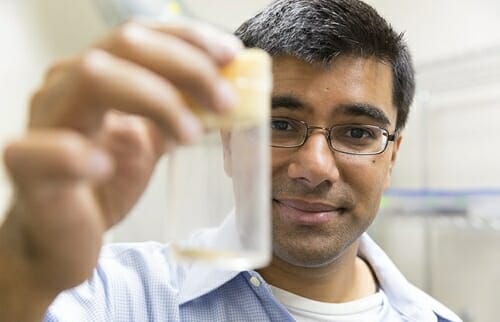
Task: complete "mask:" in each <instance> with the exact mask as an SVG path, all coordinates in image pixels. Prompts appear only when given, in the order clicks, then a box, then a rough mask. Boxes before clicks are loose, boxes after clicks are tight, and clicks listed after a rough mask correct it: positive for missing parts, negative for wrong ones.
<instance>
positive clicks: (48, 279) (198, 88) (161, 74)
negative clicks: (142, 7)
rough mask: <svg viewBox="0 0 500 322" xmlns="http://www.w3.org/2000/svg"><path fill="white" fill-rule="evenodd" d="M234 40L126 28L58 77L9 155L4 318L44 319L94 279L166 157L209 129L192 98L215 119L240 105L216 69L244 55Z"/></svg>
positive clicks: (62, 66)
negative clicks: (107, 237) (107, 241)
mask: <svg viewBox="0 0 500 322" xmlns="http://www.w3.org/2000/svg"><path fill="white" fill-rule="evenodd" d="M228 37H230V36H228V35H225V34H224V35H223V34H220V33H219V32H216V31H214V30H212V29H209V28H207V27H201V26H199V25H196V26H194V27H187V26H184V25H182V26H181V25H177V26H165V25H154V26H153V25H152V26H147V25H144V24H138V23H128V24H125V25H123V26H121V27H120V28H119V29H117V30H115V31H114V32H112V33H111V34H110V35H109V36H108V37H106V38H105V39H103V40H101V41H100V42H99V43H97V44H96V45H95V46H93V47H92V48H89V49H88V50H86V51H85V52H84V53H82V54H80V55H78V56H76V57H74V58H71V59H66V60H63V61H60V62H58V63H56V64H55V65H54V66H53V67H52V68H51V69H50V70H49V71H48V73H47V76H46V78H45V81H44V83H43V84H42V86H41V88H40V89H39V90H38V91H37V92H36V94H35V95H34V96H33V99H32V101H31V106H30V117H29V127H28V129H27V131H26V133H25V134H24V136H22V137H21V138H19V139H17V140H16V141H15V142H12V143H11V144H9V145H8V146H7V148H6V150H5V152H4V160H5V164H6V166H7V169H8V171H9V173H10V175H11V178H12V182H13V185H14V190H15V198H14V199H13V202H12V207H11V209H10V211H9V213H8V214H7V217H6V220H5V222H4V223H3V224H2V226H1V227H0V262H1V263H2V264H1V265H0V266H1V267H0V321H37V320H40V319H41V318H42V317H43V315H44V312H45V311H46V309H47V307H48V305H49V304H50V303H51V302H52V301H53V299H54V298H55V297H56V296H57V294H59V293H60V292H61V291H63V290H65V289H68V288H71V287H73V286H75V285H78V284H80V283H81V282H83V281H84V280H86V279H87V278H88V276H89V275H90V274H91V272H92V270H93V268H94V267H95V265H96V262H97V258H98V254H99V250H100V248H101V240H102V236H103V234H104V232H105V231H106V230H107V229H109V228H110V227H111V226H113V225H114V224H116V223H117V222H119V221H120V220H122V219H123V218H124V217H125V216H126V214H127V212H128V211H129V210H130V208H131V207H132V206H133V205H134V204H135V202H136V201H137V200H138V198H139V196H140V195H141V193H142V192H143V190H144V189H145V187H146V185H147V182H148V180H149V178H150V176H151V174H152V172H153V169H154V166H155V164H156V162H157V160H158V159H159V157H160V156H161V155H162V154H163V153H165V152H166V151H168V149H169V148H171V147H173V146H175V145H178V144H189V143H190V142H192V141H193V140H196V138H197V136H199V135H200V134H201V132H202V127H201V125H200V123H199V121H198V120H197V119H196V118H195V117H194V115H193V114H192V113H191V112H190V111H189V109H188V108H187V107H186V106H185V103H184V100H183V99H182V95H183V94H184V93H186V94H187V95H189V96H190V97H192V98H193V99H195V100H196V101H199V102H202V103H204V105H206V106H208V107H209V108H212V109H213V111H214V112H220V111H223V110H225V109H227V108H229V107H230V106H231V105H232V102H233V98H232V93H231V92H228V91H227V90H226V88H227V86H225V85H224V82H223V81H222V80H221V79H220V76H219V74H218V69H219V67H220V66H222V65H224V64H225V63H227V62H229V61H230V60H231V59H232V58H233V56H234V53H235V52H236V50H237V49H234V48H233V47H234V44H233V43H237V44H238V42H237V41H236V40H235V39H233V38H229V39H231V40H230V41H228Z"/></svg>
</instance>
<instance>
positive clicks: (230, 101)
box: [217, 80, 238, 112]
mask: <svg viewBox="0 0 500 322" xmlns="http://www.w3.org/2000/svg"><path fill="white" fill-rule="evenodd" d="M237 101H238V97H237V96H236V93H235V91H234V88H233V87H232V86H231V85H230V84H229V83H228V82H227V81H224V80H222V81H220V82H219V84H218V85H217V108H218V109H219V110H220V111H221V112H223V111H228V110H231V109H232V108H234V106H235V105H236V103H237Z"/></svg>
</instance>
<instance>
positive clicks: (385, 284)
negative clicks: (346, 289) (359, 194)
mask: <svg viewBox="0 0 500 322" xmlns="http://www.w3.org/2000/svg"><path fill="white" fill-rule="evenodd" d="M358 254H359V256H360V257H362V258H364V259H365V260H366V261H367V262H368V263H369V265H370V266H371V268H372V269H373V272H374V273H375V275H376V277H377V280H378V282H379V284H380V287H381V288H382V289H383V290H384V293H385V294H386V296H387V298H388V299H389V303H391V305H392V306H393V307H394V308H395V309H396V310H397V311H398V312H399V313H400V314H401V315H403V316H404V317H405V318H407V320H408V321H437V318H436V314H438V315H439V316H441V317H443V318H445V319H447V320H450V321H461V319H460V318H459V317H458V316H457V315H456V314H454V313H453V312H452V311H450V310H449V309H448V308H446V307H445V306H444V305H442V304H441V303H439V302H438V301H437V300H435V299H434V298H432V297H431V296H429V295H427V294H426V293H424V292H423V291H421V290H419V289H418V288H417V287H415V286H413V285H412V284H411V283H409V282H408V281H407V280H406V278H405V277H404V276H403V274H402V273H401V272H400V271H399V270H398V269H397V267H396V265H394V263H393V262H392V261H391V259H390V258H389V257H388V256H387V254H386V253H385V252H384V251H383V250H382V249H381V248H380V247H379V246H378V245H377V244H376V243H375V242H374V241H373V240H372V239H371V238H370V237H369V236H368V234H366V233H365V234H363V235H362V236H361V237H360V243H359V250H358Z"/></svg>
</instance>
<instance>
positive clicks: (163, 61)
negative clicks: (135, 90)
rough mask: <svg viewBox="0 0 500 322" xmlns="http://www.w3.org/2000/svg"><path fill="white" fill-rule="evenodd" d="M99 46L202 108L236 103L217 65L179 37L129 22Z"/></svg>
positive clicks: (230, 105)
mask: <svg viewBox="0 0 500 322" xmlns="http://www.w3.org/2000/svg"><path fill="white" fill-rule="evenodd" d="M99 46H100V47H101V48H104V49H105V50H107V51H109V52H111V53H112V54H114V55H116V56H119V57H122V58H124V59H126V60H129V61H132V62H135V63H136V64H139V65H141V66H144V67H145V68H147V69H149V70H152V71H154V72H156V73H158V74H160V75H161V76H162V77H164V78H166V79H168V80H169V81H170V82H172V83H173V84H174V85H175V86H176V87H178V88H180V90H181V91H182V92H185V93H186V94H187V95H188V96H189V97H191V98H192V99H194V100H195V101H197V102H198V103H200V104H201V105H202V106H206V107H208V108H214V110H216V111H224V110H226V109H229V108H231V107H232V106H233V105H234V104H235V102H236V96H235V93H234V92H233V90H232V88H231V86H230V85H229V84H228V83H227V82H226V81H225V80H224V79H222V78H221V77H220V75H219V66H217V64H216V62H215V61H214V60H213V59H211V57H210V56H209V55H207V54H206V53H204V52H203V51H202V50H200V49H199V48H197V47H196V46H193V45H191V44H189V43H187V42H186V41H183V40H182V39H179V38H178V37H175V36H173V35H169V34H167V33H162V32H159V31H155V30H151V29H148V28H145V27H144V26H141V25H139V24H136V23H128V24H125V25H123V26H122V27H121V28H120V29H118V30H117V31H116V32H115V33H113V34H112V35H111V36H110V38H108V39H107V40H106V41H104V42H103V43H101V44H100V45H99Z"/></svg>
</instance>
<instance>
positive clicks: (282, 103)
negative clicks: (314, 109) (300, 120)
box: [271, 95, 309, 110]
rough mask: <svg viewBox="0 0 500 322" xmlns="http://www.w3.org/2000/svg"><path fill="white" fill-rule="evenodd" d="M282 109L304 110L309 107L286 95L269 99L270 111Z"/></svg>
mask: <svg viewBox="0 0 500 322" xmlns="http://www.w3.org/2000/svg"><path fill="white" fill-rule="evenodd" d="M279 107H284V108H287V109H290V110H305V109H308V108H309V107H308V106H307V104H305V103H304V102H302V101H301V100H299V99H297V98H295V97H293V96H288V95H278V96H273V97H272V99H271V109H275V108H279Z"/></svg>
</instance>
